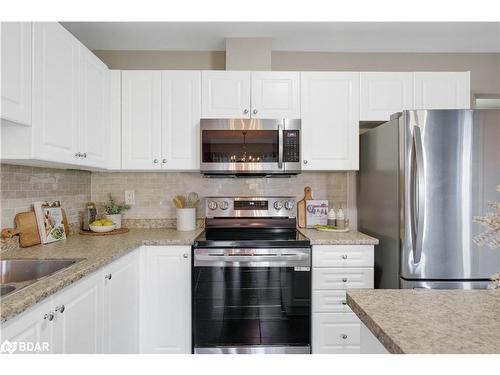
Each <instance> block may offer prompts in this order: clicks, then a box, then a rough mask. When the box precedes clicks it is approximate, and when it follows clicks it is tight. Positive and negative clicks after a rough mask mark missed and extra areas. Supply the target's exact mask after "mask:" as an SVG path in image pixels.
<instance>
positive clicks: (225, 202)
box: [219, 201, 229, 210]
mask: <svg viewBox="0 0 500 375" xmlns="http://www.w3.org/2000/svg"><path fill="white" fill-rule="evenodd" d="M219 207H220V209H221V210H227V209H228V208H229V203H227V201H222V202H220V203H219Z"/></svg>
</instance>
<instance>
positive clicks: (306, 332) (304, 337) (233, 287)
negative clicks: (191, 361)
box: [192, 248, 311, 353]
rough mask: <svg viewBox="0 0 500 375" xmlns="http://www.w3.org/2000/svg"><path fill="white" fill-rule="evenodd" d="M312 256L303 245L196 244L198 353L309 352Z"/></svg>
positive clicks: (195, 328)
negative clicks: (202, 246)
mask: <svg viewBox="0 0 500 375" xmlns="http://www.w3.org/2000/svg"><path fill="white" fill-rule="evenodd" d="M310 265H311V257H310V249H309V248H303V249H302V248H299V249H195V250H194V270H193V285H192V288H193V347H194V348H193V350H194V353H310V343H311V272H310V270H311V268H310Z"/></svg>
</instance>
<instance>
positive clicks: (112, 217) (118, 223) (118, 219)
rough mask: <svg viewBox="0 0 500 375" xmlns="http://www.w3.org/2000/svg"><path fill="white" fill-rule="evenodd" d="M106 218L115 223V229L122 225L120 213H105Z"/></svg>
mask: <svg viewBox="0 0 500 375" xmlns="http://www.w3.org/2000/svg"><path fill="white" fill-rule="evenodd" d="M106 219H109V220H111V221H112V222H113V223H115V225H116V227H115V229H120V228H121V227H122V214H117V215H108V214H106Z"/></svg>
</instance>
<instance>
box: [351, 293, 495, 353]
mask: <svg viewBox="0 0 500 375" xmlns="http://www.w3.org/2000/svg"><path fill="white" fill-rule="evenodd" d="M347 304H348V305H349V307H351V309H352V310H353V311H354V312H355V313H356V315H357V316H358V317H359V318H360V319H361V321H362V322H363V323H364V324H365V325H366V326H367V327H368V329H369V330H370V331H371V332H372V333H373V334H374V335H375V337H377V339H378V340H379V341H380V342H381V343H382V345H384V347H385V348H386V349H387V350H388V351H389V352H390V353H408V354H418V353H434V354H445V353H449V354H479V353H500V313H499V312H500V290H426V289H403V290H391V289H376V290H373V289H372V290H369V289H358V290H355V289H349V290H348V291H347Z"/></svg>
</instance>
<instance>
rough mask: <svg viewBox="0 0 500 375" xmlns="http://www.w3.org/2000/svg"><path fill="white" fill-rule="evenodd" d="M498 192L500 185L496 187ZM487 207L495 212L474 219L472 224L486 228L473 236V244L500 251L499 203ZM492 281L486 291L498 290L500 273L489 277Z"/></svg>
mask: <svg viewBox="0 0 500 375" xmlns="http://www.w3.org/2000/svg"><path fill="white" fill-rule="evenodd" d="M497 191H499V192H500V185H498V186H497ZM488 206H489V207H491V208H492V209H493V210H494V211H496V212H488V213H486V215H485V216H476V217H474V222H475V223H478V224H481V225H482V226H484V227H486V230H485V231H484V232H483V233H480V234H478V235H476V236H474V239H473V240H474V242H475V243H476V244H477V245H479V246H488V247H489V248H490V249H492V250H494V249H500V202H488ZM490 280H491V281H492V282H491V283H490V284H489V285H488V289H500V273H499V274H495V275H492V276H491V277H490Z"/></svg>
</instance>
